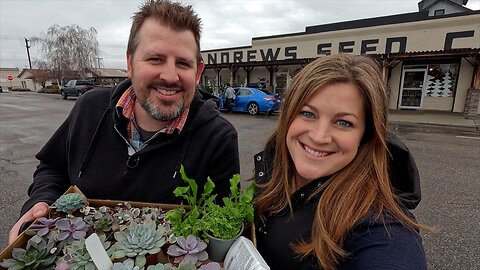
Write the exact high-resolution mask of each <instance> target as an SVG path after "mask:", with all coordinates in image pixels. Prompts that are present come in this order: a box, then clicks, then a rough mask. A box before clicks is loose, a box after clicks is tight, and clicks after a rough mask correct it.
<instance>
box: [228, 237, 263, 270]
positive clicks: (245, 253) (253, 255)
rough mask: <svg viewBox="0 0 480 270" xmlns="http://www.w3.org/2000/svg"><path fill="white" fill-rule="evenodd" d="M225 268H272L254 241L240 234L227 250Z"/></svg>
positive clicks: (234, 269) (236, 269) (256, 269)
mask: <svg viewBox="0 0 480 270" xmlns="http://www.w3.org/2000/svg"><path fill="white" fill-rule="evenodd" d="M223 266H224V268H225V270H270V267H269V266H268V265H267V263H266V262H265V260H264V259H263V257H262V255H260V252H258V250H257V249H256V248H255V246H254V245H253V243H252V241H250V240H249V239H247V238H245V237H243V236H240V237H238V238H237V240H236V241H235V243H233V245H232V247H230V249H229V250H228V252H227V256H225V261H224V263H223Z"/></svg>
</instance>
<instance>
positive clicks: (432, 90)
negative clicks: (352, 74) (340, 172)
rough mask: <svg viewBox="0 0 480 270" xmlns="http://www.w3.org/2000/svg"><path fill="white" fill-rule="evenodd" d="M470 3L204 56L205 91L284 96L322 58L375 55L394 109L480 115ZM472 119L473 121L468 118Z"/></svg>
mask: <svg viewBox="0 0 480 270" xmlns="http://www.w3.org/2000/svg"><path fill="white" fill-rule="evenodd" d="M467 2H468V0H451V1H450V0H436V1H435V0H424V1H421V2H419V3H418V7H419V11H418V12H414V13H406V14H399V15H391V16H384V17H377V18H370V19H362V20H355V21H348V22H340V23H333V24H325V25H316V26H309V27H306V29H305V31H304V32H301V33H291V34H284V35H276V36H267V37H255V38H252V45H251V46H245V47H235V48H224V49H216V50H208V51H202V57H203V59H204V61H205V64H206V69H205V71H204V73H203V74H202V80H201V84H202V86H203V87H205V88H207V89H213V90H214V91H218V89H222V87H223V86H224V85H225V84H226V83H227V82H230V83H232V84H233V85H248V84H255V83H257V84H258V83H259V84H265V85H266V86H267V88H270V89H271V90H273V91H274V92H276V93H282V92H283V91H285V89H286V88H287V86H288V85H289V83H290V81H291V79H292V77H293V76H294V75H295V74H296V73H297V72H298V71H299V70H300V69H301V68H302V67H303V66H305V65H306V64H307V63H309V62H311V61H312V60H313V59H315V58H317V57H322V56H325V55H329V54H337V53H352V54H362V55H368V56H371V57H374V58H376V59H377V60H378V61H379V63H381V64H382V66H383V74H384V76H385V79H386V81H387V83H388V87H389V108H390V109H394V110H395V109H415V110H437V111H450V112H461V113H464V115H465V116H466V112H467V111H468V112H469V113H470V114H472V113H473V114H474V115H476V114H478V113H480V108H479V107H480V106H478V103H479V100H478V99H479V97H480V68H479V66H480V11H473V10H470V9H468V8H466V7H465V6H464V5H465V4H466V3H467ZM466 117H467V116H466Z"/></svg>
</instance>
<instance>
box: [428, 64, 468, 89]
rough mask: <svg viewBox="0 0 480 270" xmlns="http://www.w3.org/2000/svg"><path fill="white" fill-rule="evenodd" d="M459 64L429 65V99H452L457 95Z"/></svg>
mask: <svg viewBox="0 0 480 270" xmlns="http://www.w3.org/2000/svg"><path fill="white" fill-rule="evenodd" d="M459 66H460V65H459V64H458V63H452V64H431V65H428V73H427V88H426V93H425V95H426V96H428V97H452V96H454V95H455V89H456V87H457V79H458V72H459Z"/></svg>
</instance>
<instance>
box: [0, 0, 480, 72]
mask: <svg viewBox="0 0 480 270" xmlns="http://www.w3.org/2000/svg"><path fill="white" fill-rule="evenodd" d="M142 2H143V1H141V0H0V67H18V68H26V67H28V58H27V53H26V48H25V41H24V38H25V37H26V38H30V37H33V36H40V34H41V33H44V32H46V31H47V30H48V28H49V27H50V26H52V25H54V24H55V23H56V24H59V25H61V26H66V25H72V24H76V25H79V26H81V27H82V28H89V27H95V28H96V29H97V31H98V35H97V39H98V42H99V44H100V49H101V50H102V55H101V57H102V58H103V59H102V64H103V66H104V67H106V68H126V61H125V50H126V45H127V40H128V34H129V31H130V25H131V16H132V15H133V13H134V12H135V11H137V8H138V6H139V5H140V4H141V3H142ZM181 2H184V3H189V4H191V5H193V7H194V9H195V10H196V12H197V13H198V14H199V15H200V17H201V18H202V22H203V34H202V39H201V49H202V50H209V49H220V48H229V47H238V46H249V45H251V40H252V37H261V36H270V35H277V34H286V33H295V32H302V31H304V30H305V27H306V26H311V25H319V24H327V23H334V22H341V21H350V20H355V19H364V18H372V17H380V16H386V15H394V14H401V13H409V12H416V11H418V5H417V4H418V2H419V0H182V1H181ZM467 7H468V8H470V9H473V10H480V0H469V1H468V4H467ZM37 50H38V45H37V46H35V45H33V46H32V48H31V52H30V54H31V58H32V60H34V59H38V58H40V57H41V55H40V54H39V53H38V51H37Z"/></svg>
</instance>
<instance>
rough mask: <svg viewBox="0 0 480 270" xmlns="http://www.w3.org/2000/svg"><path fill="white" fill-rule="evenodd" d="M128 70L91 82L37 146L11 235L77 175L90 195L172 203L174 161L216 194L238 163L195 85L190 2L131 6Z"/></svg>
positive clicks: (232, 136) (196, 36)
mask: <svg viewBox="0 0 480 270" xmlns="http://www.w3.org/2000/svg"><path fill="white" fill-rule="evenodd" d="M127 66H128V76H129V79H128V80H126V81H124V82H122V83H121V84H119V85H118V86H116V87H115V88H114V89H112V90H111V91H96V90H93V91H89V92H87V93H86V94H85V95H82V96H81V97H80V98H79V99H78V100H77V102H76V104H75V106H74V108H73V109H72V111H71V113H70V115H69V116H68V118H67V119H66V120H65V122H64V123H63V124H62V125H61V126H60V128H59V129H58V130H57V131H56V132H55V134H54V135H53V136H52V138H51V139H50V140H49V141H48V142H47V144H46V145H45V146H44V147H43V149H42V150H41V151H40V152H39V153H38V154H37V155H36V157H37V159H39V161H40V164H39V165H38V167H37V170H36V171H35V173H34V178H33V183H32V185H31V186H30V188H29V190H28V193H29V196H30V198H29V200H28V201H27V202H26V203H25V204H24V206H23V207H22V215H23V216H22V217H21V218H20V219H19V221H18V222H17V223H16V224H15V225H14V227H13V228H12V229H11V231H10V234H9V241H10V242H12V241H13V240H14V239H15V238H16V237H17V235H18V232H19V228H20V227H21V225H22V224H23V223H24V222H27V221H32V220H34V219H35V218H38V217H41V216H44V215H45V214H46V212H47V208H48V205H50V204H52V203H53V202H54V201H55V200H56V199H57V198H58V197H59V196H60V195H61V194H63V193H64V192H65V190H66V189H67V188H68V187H69V186H71V185H76V186H78V187H79V188H80V190H82V192H83V193H84V194H85V195H86V196H87V197H88V198H95V199H115V200H130V201H146V202H161V203H179V202H180V200H179V199H178V198H176V197H175V196H174V194H173V190H174V189H175V188H176V187H177V186H179V185H185V183H184V182H183V181H182V179H181V177H180V173H179V170H180V167H181V165H183V166H184V167H185V172H186V174H187V176H188V177H189V178H193V179H195V180H196V181H197V183H198V185H199V187H203V185H204V183H205V182H206V179H207V177H208V176H210V177H211V179H212V180H213V181H214V183H215V185H216V188H215V190H216V192H217V193H218V194H219V197H223V196H226V195H228V191H229V181H228V180H229V179H230V178H231V177H232V175H233V174H235V173H239V171H240V168H239V167H240V165H239V155H238V139H237V133H236V131H235V129H234V127H233V126H232V125H231V124H230V123H229V122H227V121H226V120H225V119H223V118H222V117H220V115H219V112H218V110H217V109H216V105H215V103H214V102H213V101H203V100H201V96H200V95H199V93H196V91H195V88H196V86H197V85H198V83H199V80H200V76H201V74H202V71H203V68H204V63H203V62H202V61H201V56H200V19H199V18H198V17H197V15H196V13H195V12H194V11H193V10H192V8H191V6H183V5H181V4H179V3H171V2H169V1H163V0H148V1H147V2H146V3H145V4H144V5H143V6H141V7H140V10H139V12H137V13H136V14H135V15H134V16H133V23H132V28H131V30H130V38H129V41H128V46H127Z"/></svg>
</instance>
